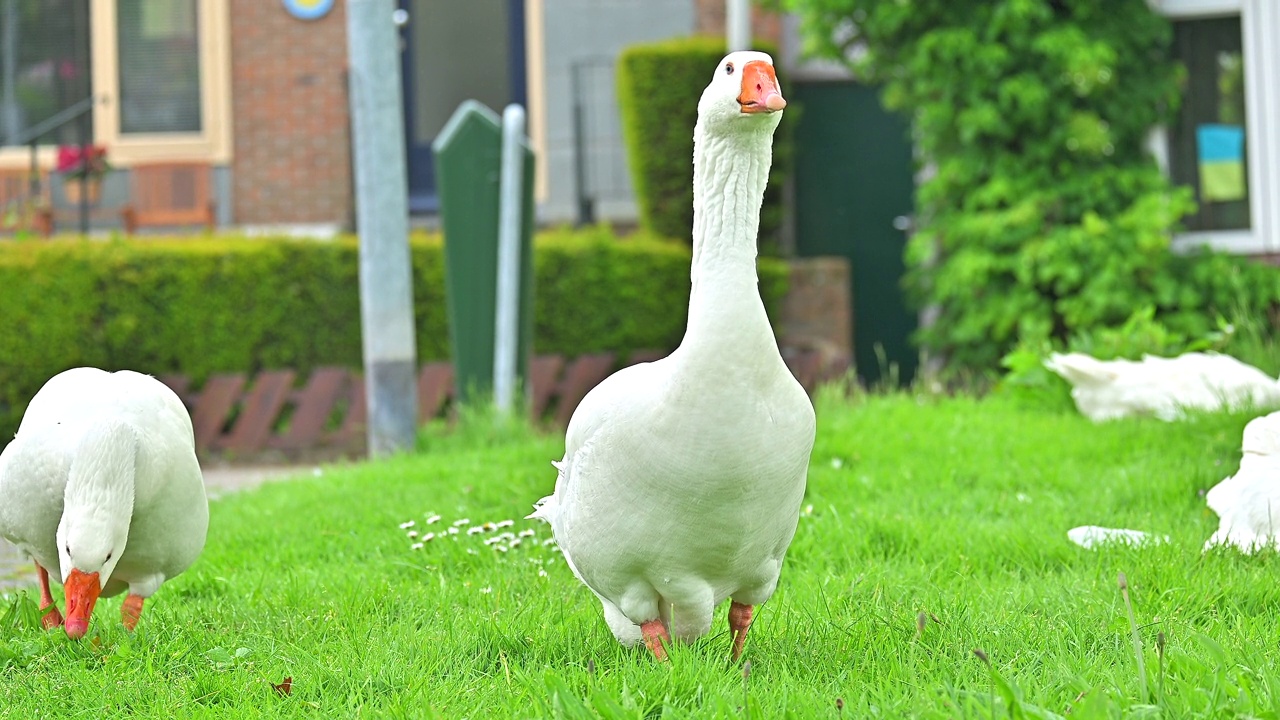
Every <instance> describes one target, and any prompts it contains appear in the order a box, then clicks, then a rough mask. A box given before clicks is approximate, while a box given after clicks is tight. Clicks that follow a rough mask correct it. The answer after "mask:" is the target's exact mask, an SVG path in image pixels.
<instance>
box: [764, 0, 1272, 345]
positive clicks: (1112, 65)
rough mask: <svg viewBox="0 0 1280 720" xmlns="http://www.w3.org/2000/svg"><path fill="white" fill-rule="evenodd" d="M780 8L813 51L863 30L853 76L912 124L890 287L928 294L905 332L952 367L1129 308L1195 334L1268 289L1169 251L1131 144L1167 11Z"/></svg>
mask: <svg viewBox="0 0 1280 720" xmlns="http://www.w3.org/2000/svg"><path fill="white" fill-rule="evenodd" d="M786 4H787V5H788V6H790V7H792V8H794V9H796V10H799V11H801V12H803V13H804V14H805V16H806V20H807V26H808V31H809V36H810V39H811V40H812V41H813V42H815V43H816V48H817V49H818V50H819V52H825V53H826V54H830V55H837V56H838V55H840V54H841V53H843V52H844V51H846V50H847V49H848V48H849V47H851V46H852V45H853V44H856V43H865V47H866V48H867V52H866V54H865V56H864V57H863V59H862V60H861V61H860V62H859V70H860V72H862V73H864V76H865V77H868V78H870V79H872V80H874V81H877V82H881V83H883V88H884V96H883V97H884V100H885V103H886V105H887V106H889V107H890V108H893V109H896V110H900V111H902V112H904V113H906V114H908V115H909V116H910V117H911V118H912V119H913V121H914V130H915V138H916V142H917V145H918V148H919V150H920V152H921V154H922V155H923V157H924V158H927V159H928V160H929V161H931V162H932V163H933V165H934V166H935V168H936V173H935V174H933V175H932V177H931V178H930V179H928V180H926V181H925V182H924V183H923V184H922V185H921V186H920V187H919V189H918V193H917V205H918V212H919V221H920V227H921V230H920V231H919V232H918V233H917V234H916V235H915V236H914V238H913V239H912V242H911V244H910V246H909V248H908V251H907V254H908V265H909V267H910V268H912V269H911V270H910V271H909V275H908V278H907V283H908V287H909V289H910V290H911V291H912V293H913V295H914V296H915V299H916V300H917V302H919V303H937V304H939V305H940V306H941V308H942V314H941V317H940V318H939V320H938V322H937V324H936V325H934V327H933V328H932V329H931V330H927V331H924V332H922V333H921V336H920V340H921V341H922V342H923V343H924V344H925V345H927V346H928V347H930V348H932V349H934V350H938V351H942V352H944V353H947V354H949V355H950V357H951V360H952V361H953V363H954V364H955V366H956V367H958V368H970V369H974V368H976V369H990V368H993V367H994V366H995V365H996V363H997V361H998V360H999V358H1000V357H1001V356H1002V355H1004V354H1005V353H1006V352H1007V351H1008V350H1009V349H1010V348H1011V347H1013V345H1014V344H1015V343H1016V342H1018V340H1019V338H1022V339H1024V340H1029V341H1033V342H1040V341H1045V342H1052V343H1054V344H1057V345H1059V346H1061V345H1064V344H1066V343H1068V342H1069V341H1071V338H1073V337H1074V336H1076V335H1078V334H1080V333H1086V332H1093V331H1096V330H1099V329H1101V328H1107V327H1118V326H1120V325H1121V324H1122V323H1124V322H1125V320H1126V319H1127V318H1129V317H1130V315H1131V314H1132V313H1134V312H1135V311H1136V310H1139V309H1141V308H1145V307H1150V308H1153V311H1154V320H1155V321H1156V322H1158V323H1163V324H1167V325H1168V327H1169V328H1170V329H1171V331H1173V332H1175V333H1180V334H1182V335H1185V336H1189V337H1197V336H1200V335H1202V334H1203V333H1205V332H1207V331H1209V330H1210V329H1211V328H1212V326H1213V324H1214V322H1215V319H1216V318H1215V315H1216V314H1218V313H1222V314H1228V313H1230V312H1231V311H1233V310H1235V309H1236V308H1237V307H1239V306H1241V305H1243V306H1247V307H1252V308H1256V309H1266V308H1267V307H1269V306H1271V305H1273V304H1274V303H1276V302H1277V300H1278V299H1280V290H1278V289H1277V284H1278V283H1280V273H1277V271H1275V270H1274V269H1261V268H1253V269H1250V268H1246V267H1244V266H1243V264H1242V262H1241V261H1239V260H1235V259H1228V258H1226V257H1223V256H1221V255H1210V254H1205V255H1198V256H1195V257H1193V258H1180V257H1175V256H1174V255H1173V254H1172V253H1171V251H1170V249H1169V238H1170V236H1171V234H1172V233H1173V232H1174V231H1175V230H1176V229H1177V226H1178V222H1179V220H1180V218H1182V217H1183V216H1184V215H1185V214H1186V213H1187V212H1189V211H1190V210H1191V209H1192V208H1193V204H1192V200H1191V194H1190V191H1189V189H1188V188H1174V187H1172V186H1171V184H1170V182H1169V181H1168V180H1167V179H1166V178H1165V177H1164V176H1162V175H1161V173H1160V171H1159V169H1158V168H1157V167H1156V165H1155V163H1154V162H1153V161H1152V159H1151V158H1150V157H1149V155H1148V154H1147V152H1146V150H1145V147H1144V144H1145V140H1146V137H1147V134H1148V132H1149V130H1150V128H1151V127H1153V126H1154V125H1156V124H1158V123H1159V122H1161V121H1163V120H1166V119H1167V118H1168V117H1169V116H1170V111H1171V110H1172V109H1173V108H1174V106H1175V105H1176V104H1177V101H1178V98H1179V91H1178V83H1179V78H1180V70H1179V68H1178V67H1177V65H1176V64H1175V63H1174V62H1172V61H1171V59H1170V57H1169V53H1168V47H1169V44H1170V39H1171V32H1170V27H1169V23H1168V21H1167V20H1165V19H1164V18H1162V17H1160V16H1159V15H1157V14H1156V13H1154V12H1153V11H1152V10H1151V9H1150V8H1149V7H1148V4H1147V3H1146V2H1145V0H1072V2H1062V1H1061V0H964V1H957V0H918V1H916V2H912V3H901V2H892V1H883V0H786ZM851 20H852V23H850V21H851ZM855 25H856V28H857V32H856V33H852V34H851V33H849V32H845V33H843V34H835V33H833V32H832V30H833V29H834V28H836V27H845V28H846V29H848V28H851V27H853V26H855ZM833 38H838V39H839V42H837V41H836V40H835V39H833ZM935 253H936V256H937V258H938V259H939V262H937V263H936V264H933V263H931V262H930V260H931V258H932V257H934V256H935Z"/></svg>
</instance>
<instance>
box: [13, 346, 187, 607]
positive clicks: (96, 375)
mask: <svg viewBox="0 0 1280 720" xmlns="http://www.w3.org/2000/svg"><path fill="white" fill-rule="evenodd" d="M208 523H209V508H208V502H207V500H206V497H205V491H204V481H203V478H202V475H201V473H200V465H199V463H198V461H197V460H196V455H195V446H194V434H193V432H192V428H191V418H190V416H189V415H188V414H187V411H186V408H185V407H183V405H182V401H181V400H179V399H178V397H177V396H176V395H174V394H173V391H171V390H170V389H169V388H168V387H166V386H165V385H164V384H162V383H161V382H160V381H158V380H156V379H154V378H152V377H149V376H146V375H140V374H138V373H135V372H130V371H121V372H116V373H108V372H104V371H102V370H98V369H96V368H75V369H72V370H67V371H66V372H63V373H60V374H58V375H56V376H54V377H53V378H51V379H50V380H49V381H48V382H47V383H45V385H44V387H42V388H41V389H40V391H39V392H38V393H36V396H35V397H34V398H32V400H31V404H30V405H29V406H28V408H27V411H26V413H25V414H24V415H23V418H22V423H21V425H20V426H19V428H18V433H17V436H16V437H15V438H14V439H13V441H11V442H10V443H9V445H8V446H7V447H5V450H4V453H3V454H0V536H3V537H4V538H5V539H7V540H9V541H10V542H12V543H13V544H14V545H17V546H18V547H19V548H20V549H22V550H23V551H25V552H26V553H27V554H29V555H30V556H31V557H32V558H33V559H34V560H35V561H36V562H37V563H39V564H40V566H41V567H43V568H45V569H47V570H49V571H50V575H52V576H54V577H62V578H64V579H65V577H66V576H67V575H68V574H69V573H70V572H71V570H72V569H73V566H74V567H76V568H78V569H80V570H82V571H85V572H98V573H99V574H100V581H101V583H102V595H103V596H110V595H114V594H116V593H119V592H121V591H123V590H124V589H126V588H128V589H129V592H130V593H132V594H136V595H140V596H142V597H144V598H145V597H149V596H150V595H151V594H152V593H154V592H155V590H156V589H157V588H158V587H159V586H160V584H161V583H163V582H164V581H165V580H167V579H169V578H172V577H174V576H175V575H177V574H179V573H181V572H182V571H183V570H185V569H186V568H187V567H189V566H190V565H191V564H192V563H193V562H195V560H196V558H197V557H198V556H199V555H200V552H201V550H203V548H204V542H205V534H206V531H207V528H208ZM60 536H61V537H62V538H63V540H62V542H59V537H60ZM66 538H74V539H75V542H67V540H66ZM66 545H70V546H71V551H72V552H71V553H68V552H67V548H66V547H65V546H66ZM59 570H61V572H60V573H59V572H58V571H59Z"/></svg>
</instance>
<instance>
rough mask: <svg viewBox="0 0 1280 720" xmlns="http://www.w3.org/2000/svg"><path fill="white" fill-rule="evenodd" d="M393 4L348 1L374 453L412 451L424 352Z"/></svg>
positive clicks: (380, 0)
mask: <svg viewBox="0 0 1280 720" xmlns="http://www.w3.org/2000/svg"><path fill="white" fill-rule="evenodd" d="M395 9H396V6H395V1H394V0H348V1H347V8H346V10H347V49H348V56H349V67H350V82H351V124H352V133H351V136H352V145H353V147H352V151H353V155H354V160H355V179H356V231H357V233H358V234H359V236H360V327H361V335H362V337H363V340H364V382H365V397H366V402H367V403H368V418H369V421H368V422H369V427H368V438H369V454H370V455H371V456H374V457H377V456H380V455H387V454H390V453H394V452H399V451H406V450H412V449H413V447H414V442H415V436H416V433H417V425H418V422H417V415H418V413H417V409H418V403H417V398H418V388H417V364H418V361H417V350H416V347H415V345H414V340H415V338H414V323H413V283H412V279H413V278H412V271H411V267H410V262H409V258H410V256H409V191H408V179H407V175H406V168H405V139H404V115H403V101H402V99H401V90H400V58H399V55H398V53H399V47H400V42H399V37H398V36H397V31H396V26H395V23H394V21H393V19H392V13H393V12H394V11H395Z"/></svg>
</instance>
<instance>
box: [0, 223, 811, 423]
mask: <svg viewBox="0 0 1280 720" xmlns="http://www.w3.org/2000/svg"><path fill="white" fill-rule="evenodd" d="M411 247H412V251H413V252H412V259H413V271H414V307H415V313H416V323H417V341H418V358H419V360H420V361H422V362H429V361H432V360H442V359H447V358H448V355H449V333H448V331H447V320H446V317H447V315H446V306H445V296H444V257H443V252H442V249H443V245H442V243H441V240H440V238H439V236H426V235H418V236H414V237H413V239H412V242H411ZM689 262H690V253H689V249H688V248H687V247H684V246H680V245H676V244H673V243H670V242H665V241H660V240H653V239H648V238H644V237H634V238H629V239H624V240H619V239H618V238H617V237H615V236H614V235H613V234H612V233H611V232H610V231H609V230H607V229H588V230H585V231H576V232H570V231H549V232H543V233H539V234H538V236H537V237H536V239H535V258H534V263H535V273H536V280H535V293H536V302H535V310H534V314H535V319H534V322H535V327H536V330H535V334H534V338H535V339H534V345H535V351H536V352H538V353H558V354H563V355H566V356H570V357H573V356H577V355H581V354H584V353H591V352H602V351H610V352H621V353H626V352H628V351H632V350H640V349H658V350H666V349H671V348H674V347H675V346H676V345H677V344H679V342H680V338H681V337H682V335H683V334H684V326H685V316H686V311H687V308H688V302H689ZM786 283H787V277H786V268H785V266H784V265H783V263H781V262H779V261H777V260H762V261H761V263H760V289H761V293H762V295H763V297H764V299H765V305H766V307H768V308H769V309H770V311H771V313H773V311H775V310H776V309H777V308H779V307H781V303H782V296H783V294H784V293H785V292H786ZM358 287H359V286H358V280H357V248H356V242H355V239H354V238H350V237H347V238H341V239H338V240H334V241H329V242H316V241H302V240H285V239H270V240H266V239H244V238H206V239H182V240H176V239H155V240H113V241H110V242H97V241H89V242H85V241H72V240H59V241H54V242H48V243H0V438H3V439H4V441H7V438H9V437H11V436H12V433H13V431H14V430H15V429H16V428H17V424H18V421H19V420H20V419H21V415H22V411H23V409H25V407H26V404H27V402H28V401H29V400H30V398H31V396H32V395H34V394H35V392H36V390H38V389H39V388H40V386H41V385H42V384H43V383H44V381H45V380H47V379H49V378H50V377H51V376H53V375H54V374H56V373H58V372H60V371H62V370H65V369H67V368H71V367H77V366H81V365H92V366H97V367H103V368H107V369H120V368H128V369H131V370H138V371H140V372H146V373H152V374H163V373H171V372H176V373H183V374H185V375H188V376H190V377H191V378H192V379H193V380H194V381H195V382H197V383H199V382H202V381H203V380H204V379H205V378H207V377H208V376H209V375H210V374H212V373H216V372H254V371H257V370H260V369H264V368H284V367H288V368H295V369H297V370H299V371H302V372H304V373H305V372H307V371H309V370H311V369H312V368H315V367H318V366H323V365H340V366H346V367H351V368H359V367H360V365H361V342H360V300H359V289H358ZM2 444H3V442H0V445H2Z"/></svg>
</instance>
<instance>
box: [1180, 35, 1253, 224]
mask: <svg viewBox="0 0 1280 720" xmlns="http://www.w3.org/2000/svg"><path fill="white" fill-rule="evenodd" d="M1174 52H1175V54H1176V56H1177V58H1178V59H1179V60H1180V61H1181V62H1182V63H1183V65H1184V66H1185V67H1186V70H1187V82H1186V87H1185V90H1184V93H1183V97H1182V106H1181V108H1180V109H1179V112H1178V117H1177V122H1176V123H1175V125H1174V127H1173V128H1172V132H1171V134H1170V137H1169V140H1170V153H1169V154H1170V172H1171V174H1172V176H1173V180H1174V181H1175V182H1177V183H1178V184H1180V185H1188V186H1190V187H1192V188H1193V189H1194V190H1195V194H1196V202H1197V204H1198V206H1199V207H1198V209H1197V211H1196V213H1195V214H1193V215H1191V216H1189V217H1187V218H1186V219H1185V220H1184V222H1185V224H1186V227H1187V229H1188V230H1192V231H1207V230H1247V229H1249V228H1250V217H1249V183H1248V159H1247V158H1248V148H1246V147H1245V138H1246V134H1247V133H1246V119H1245V118H1246V110H1245V67H1244V53H1243V51H1242V44H1241V32H1240V17H1239V16H1234V17H1219V18H1204V19H1195V20H1185V21H1181V22H1177V23H1175V24H1174Z"/></svg>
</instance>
